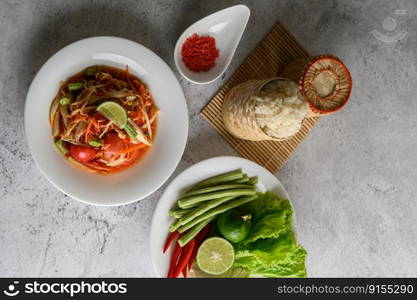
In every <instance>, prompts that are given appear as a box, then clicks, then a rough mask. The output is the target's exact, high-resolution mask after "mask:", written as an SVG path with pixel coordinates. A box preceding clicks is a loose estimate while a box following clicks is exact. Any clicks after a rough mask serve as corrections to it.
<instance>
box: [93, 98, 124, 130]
mask: <svg viewBox="0 0 417 300" xmlns="http://www.w3.org/2000/svg"><path fill="white" fill-rule="evenodd" d="M97 111H98V112H99V113H100V114H102V115H103V116H104V117H106V118H107V119H109V120H110V121H112V122H113V123H114V124H115V125H116V126H117V127H119V128H120V129H123V128H125V126H126V124H127V113H126V111H125V109H124V108H123V107H122V106H121V105H119V104H117V103H116V102H113V101H106V102H103V103H101V104H100V105H99V106H98V107H97Z"/></svg>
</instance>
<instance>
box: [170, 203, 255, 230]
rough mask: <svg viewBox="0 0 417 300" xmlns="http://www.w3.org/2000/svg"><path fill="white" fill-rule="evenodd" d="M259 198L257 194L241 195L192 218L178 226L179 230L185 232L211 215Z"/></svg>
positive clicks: (213, 215)
mask: <svg viewBox="0 0 417 300" xmlns="http://www.w3.org/2000/svg"><path fill="white" fill-rule="evenodd" d="M256 198H257V196H256V195H252V196H246V197H241V198H238V199H236V200H233V201H231V202H229V203H225V204H223V205H221V206H218V207H216V208H214V209H212V210H209V211H208V212H206V213H204V214H202V215H201V216H199V217H198V218H195V219H194V220H192V221H191V222H189V223H187V224H186V225H184V226H181V227H179V228H178V231H179V232H181V233H183V232H185V231H187V230H188V229H190V228H193V227H194V226H196V225H197V224H199V223H200V222H203V221H204V220H206V219H208V218H211V217H215V216H217V215H219V214H221V213H224V212H226V211H228V210H230V209H232V208H235V207H238V206H241V205H243V204H245V203H247V202H250V201H252V200H255V199H256Z"/></svg>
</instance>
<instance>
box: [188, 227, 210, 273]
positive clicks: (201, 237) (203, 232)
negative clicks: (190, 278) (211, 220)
mask: <svg viewBox="0 0 417 300" xmlns="http://www.w3.org/2000/svg"><path fill="white" fill-rule="evenodd" d="M209 231H210V224H208V225H207V226H206V227H204V228H203V229H201V231H200V232H199V233H198V234H197V236H196V237H195V242H196V243H195V247H194V250H193V253H192V254H191V257H190V260H189V261H188V266H187V267H188V270H191V267H192V266H193V263H194V260H195V257H196V256H197V251H198V247H200V245H201V243H203V241H204V240H205V239H206V237H207V235H208V234H209Z"/></svg>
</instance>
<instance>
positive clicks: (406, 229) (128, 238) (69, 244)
mask: <svg viewBox="0 0 417 300" xmlns="http://www.w3.org/2000/svg"><path fill="white" fill-rule="evenodd" d="M237 3H239V1H226V0H224V1H198V0H188V1H155V0H148V1H140V0H135V1H110V0H109V1H74V0H72V1H65V0H61V1H13V0H2V1H1V2H0V122H1V123H0V164H1V169H0V183H1V184H0V207H1V208H0V276H154V272H153V269H152V265H151V261H150V255H149V232H150V221H151V217H152V213H153V210H154V208H155V205H156V203H157V201H158V198H159V196H160V195H161V192H162V191H163V190H164V187H162V188H160V189H159V190H158V191H157V192H156V193H155V194H153V195H152V196H150V197H148V198H147V199H145V200H143V201H140V202H138V203H135V204H132V205H128V206H123V207H118V208H103V207H93V206H88V205H84V204H80V203H78V202H76V201H73V200H71V199H70V198H68V197H67V196H65V195H64V194H62V193H61V192H59V191H57V190H56V189H55V188H54V187H52V185H51V184H49V183H48V182H47V181H46V179H45V178H43V176H42V175H41V174H40V173H39V171H38V170H37V168H36V166H35V165H34V162H33V160H32V158H31V156H30V153H29V151H28V146H27V144H26V140H25V133H24V124H23V110H24V104H25V96H26V91H27V89H28V86H29V84H30V82H31V80H32V79H33V77H34V75H35V73H36V72H37V70H38V69H39V68H40V67H41V65H42V64H43V63H44V62H45V61H46V60H47V59H48V57H50V56H51V55H52V54H53V53H54V52H56V51H57V50H59V49H60V48H62V47H64V46H65V45H67V44H69V43H71V42H74V41H76V40H79V39H82V38H85V37H90V36H97V35H114V36H121V37H124V38H128V39H131V40H134V41H137V42H139V43H141V44H143V45H145V46H147V47H149V48H150V49H152V50H153V51H155V52H156V53H157V54H158V55H160V56H161V57H162V58H163V59H164V60H165V61H167V62H168V63H169V65H170V66H171V67H172V68H173V69H174V63H173V58H172V51H173V48H174V44H175V42H176V39H177V37H178V36H179V35H180V34H181V32H182V31H183V30H184V29H185V28H186V27H188V25H190V24H191V23H193V22H195V21H197V20H198V19H200V18H201V17H204V16H206V15H208V14H210V13H212V12H214V11H216V10H219V9H221V8H225V7H228V6H231V5H233V4H237ZM243 3H246V4H247V5H248V6H249V7H250V8H251V11H252V16H251V18H250V21H249V24H248V27H247V29H246V32H245V34H244V36H243V39H242V41H241V43H240V45H239V48H238V50H237V53H236V56H235V57H234V59H233V62H232V65H231V67H230V68H229V69H228V70H227V72H226V74H225V77H224V78H223V79H221V80H218V81H216V82H215V83H214V84H210V85H208V86H196V85H192V84H190V83H188V82H186V81H184V80H183V79H182V78H180V77H179V75H178V73H177V75H178V78H180V81H181V84H182V86H183V88H184V92H185V95H186V98H187V102H188V107H189V113H190V116H191V118H190V132H189V141H188V145H187V148H186V150H185V153H184V157H183V159H182V161H181V163H180V165H179V166H178V168H177V170H176V172H175V174H178V173H179V172H181V171H182V170H184V169H185V168H186V167H188V166H190V165H192V164H193V163H195V162H198V161H200V160H202V159H205V158H209V157H213V156H218V155H236V153H235V152H234V151H233V150H232V148H231V147H230V146H229V145H228V144H227V143H226V142H225V141H224V140H223V139H222V138H221V137H220V136H219V135H218V134H217V133H216V132H215V131H214V130H212V129H211V128H210V127H209V126H208V125H207V123H206V122H205V121H204V120H202V118H201V117H200V116H199V112H200V110H201V108H202V107H203V106H204V105H205V103H207V101H208V100H209V98H210V97H211V96H212V95H213V94H214V93H215V92H216V91H217V89H218V88H219V87H220V86H221V85H222V84H223V83H224V81H225V80H226V79H227V78H228V77H229V76H230V74H232V72H233V71H234V70H235V69H236V67H237V66H238V65H239V64H240V63H241V62H242V61H243V60H244V59H245V57H246V56H247V55H248V54H249V53H250V51H251V50H252V49H253V48H254V47H255V46H256V44H257V43H258V42H259V41H260V40H261V39H262V38H263V37H264V35H265V34H266V33H267V32H268V31H269V30H270V29H271V28H272V26H273V25H274V23H275V22H276V21H277V20H281V21H283V22H284V23H285V24H286V25H287V26H288V28H289V29H290V31H292V32H293V33H294V35H295V36H296V37H297V38H298V39H299V41H300V42H301V43H302V44H303V45H304V46H305V47H306V48H307V49H309V50H310V51H311V53H313V54H320V53H327V52H329V53H334V54H336V55H338V56H340V57H341V58H343V60H344V61H345V63H346V64H347V65H348V67H349V68H350V70H351V72H352V76H353V79H354V90H353V94H352V97H351V101H350V103H349V105H348V106H347V107H346V108H345V109H343V110H342V111H340V112H338V113H337V114H334V115H332V116H329V117H326V118H323V119H322V120H321V121H320V122H319V124H318V126H317V127H316V128H315V129H314V130H313V132H312V133H311V135H310V136H309V137H308V138H307V139H306V140H305V141H304V143H303V144H302V145H301V146H300V147H299V148H298V149H297V151H296V152H295V154H294V155H293V156H292V158H291V159H290V160H289V161H288V163H287V164H286V166H285V167H284V168H283V169H282V170H281V171H280V172H278V174H276V175H277V177H278V178H279V179H280V180H281V181H282V182H283V183H284V185H285V187H286V188H287V190H288V192H289V194H290V195H291V196H292V199H293V202H294V205H295V207H296V212H297V219H298V230H299V239H300V242H301V243H302V244H303V245H304V246H305V248H306V249H307V250H308V252H309V257H308V271H309V275H310V276H417V247H416V246H417V171H416V170H417V156H416V149H417V134H416V128H417V117H416V113H417V101H416V96H415V95H416V94H417V70H416V53H417V43H416V41H417V39H416V31H415V28H416V27H417V24H416V22H417V18H416V9H417V3H416V2H415V1H413V0H410V1H388V0H387V1H377V0H375V1H342V0H340V1H327V0H322V1H293V0H285V1H284V0H280V1H243ZM395 9H405V10H406V15H395ZM390 16H391V17H393V18H394V19H395V20H396V21H397V23H398V24H397V25H398V26H397V28H396V30H394V31H392V32H388V31H387V30H385V29H384V27H383V25H382V24H383V21H384V19H385V18H387V17H390ZM374 29H376V30H379V31H380V32H381V33H384V34H390V35H394V34H395V33H397V32H399V31H400V30H401V29H403V30H406V31H408V35H407V36H406V37H405V38H404V39H402V40H401V41H398V42H396V43H384V42H382V41H380V40H377V39H376V38H374V36H373V35H372V34H371V31H372V30H374ZM175 174H174V175H175ZM172 178H173V177H171V178H170V180H172ZM170 180H169V181H170ZM169 181H168V182H169Z"/></svg>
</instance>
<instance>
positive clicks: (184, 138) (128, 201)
mask: <svg viewBox="0 0 417 300" xmlns="http://www.w3.org/2000/svg"><path fill="white" fill-rule="evenodd" d="M100 39H111V40H114V41H115V42H123V43H130V44H131V45H135V46H136V47H138V48H140V49H141V50H142V51H145V52H147V53H148V54H149V55H151V56H152V57H153V58H155V59H156V60H158V61H159V63H160V64H161V65H162V66H164V68H165V69H166V70H167V71H169V72H170V76H172V77H173V78H175V84H176V85H177V86H178V87H179V91H180V92H181V95H182V100H183V101H181V105H183V106H184V107H183V108H184V109H185V111H186V114H185V117H186V124H187V126H186V127H185V132H184V133H183V135H182V146H181V149H180V151H179V152H180V155H178V156H177V157H176V159H175V161H173V163H172V166H171V167H170V168H169V169H167V172H166V173H165V175H164V179H163V180H161V181H160V182H159V183H158V184H156V185H155V186H154V187H152V189H150V190H149V191H148V192H146V193H143V194H142V195H140V196H139V197H134V196H132V197H130V199H126V200H125V201H121V202H117V203H98V202H92V201H88V200H85V199H82V198H80V197H77V196H75V195H74V194H73V193H72V192H71V191H70V190H68V189H66V188H65V187H62V186H59V185H58V184H56V182H55V181H54V180H53V178H52V176H51V175H50V174H48V173H47V172H46V171H45V170H44V168H43V166H42V165H41V164H40V163H39V161H38V158H37V156H36V155H35V154H34V150H33V146H32V145H31V144H32V143H31V142H30V138H29V137H28V131H29V130H28V126H29V124H28V114H29V112H28V106H29V105H28V103H29V102H28V99H29V98H30V96H31V93H32V90H33V89H34V83H35V81H36V79H37V78H38V77H39V76H40V74H42V73H43V72H44V70H45V69H47V68H48V66H49V64H51V62H52V61H53V60H54V58H56V57H57V56H59V55H61V54H62V53H64V52H65V51H67V50H68V48H70V47H74V46H77V45H82V44H83V43H85V42H89V41H92V40H100ZM65 79H66V78H64V79H63V80H65ZM51 101H52V100H51ZM24 128H25V137H26V141H27V143H28V147H29V152H30V153H31V156H32V158H33V160H34V162H35V165H36V166H37V168H38V169H39V171H40V172H41V174H42V175H43V176H44V177H45V178H46V179H47V180H48V181H49V182H50V183H51V184H52V185H53V186H54V187H55V188H56V189H58V190H59V191H61V192H63V193H64V194H65V195H68V196H69V197H71V198H72V199H75V200H77V201H79V202H81V203H84V204H88V205H95V206H109V207H110V206H121V205H127V204H131V203H134V202H137V201H140V200H142V199H144V198H146V197H148V196H150V195H151V194H153V193H154V192H155V191H156V190H157V189H159V188H160V187H161V186H162V185H163V184H164V183H165V182H166V181H167V180H168V179H169V177H170V176H171V175H172V173H173V172H174V171H175V169H176V168H177V166H178V164H179V162H180V161H181V158H182V156H183V154H184V150H185V147H186V144H187V140H188V130H189V116H188V107H187V102H186V100H185V96H184V92H183V90H182V87H181V85H180V84H179V82H178V79H177V77H176V76H175V74H174V72H173V71H172V69H171V68H170V67H169V65H168V64H167V63H166V62H165V61H164V60H163V59H162V58H161V57H159V56H158V55H157V54H156V53H154V52H153V51H152V50H150V49H149V48H147V47H145V46H143V45H142V44H140V43H137V42H135V41H132V40H129V39H125V38H121V37H115V36H92V37H87V38H84V39H80V40H78V41H75V42H72V43H69V44H67V45H66V46H64V47H63V48H61V49H60V50H58V51H57V52H55V53H54V54H53V55H52V56H51V57H50V58H49V59H48V60H47V61H46V62H45V63H44V64H43V65H42V66H41V68H40V69H39V70H38V72H37V73H36V74H35V76H34V77H33V79H32V82H31V84H30V86H29V89H28V92H27V94H26V98H25V109H24ZM69 167H73V166H69ZM122 172H123V171H122Z"/></svg>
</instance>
